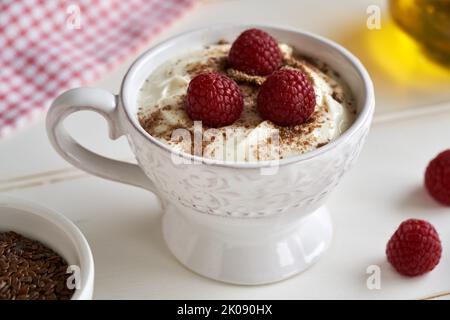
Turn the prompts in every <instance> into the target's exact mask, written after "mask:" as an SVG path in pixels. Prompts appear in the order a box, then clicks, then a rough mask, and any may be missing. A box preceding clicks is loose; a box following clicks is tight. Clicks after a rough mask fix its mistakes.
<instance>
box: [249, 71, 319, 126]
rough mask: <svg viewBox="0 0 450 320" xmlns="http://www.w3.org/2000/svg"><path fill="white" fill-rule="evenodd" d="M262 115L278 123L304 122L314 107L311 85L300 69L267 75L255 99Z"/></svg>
mask: <svg viewBox="0 0 450 320" xmlns="http://www.w3.org/2000/svg"><path fill="white" fill-rule="evenodd" d="M257 104H258V111H259V113H260V115H261V117H262V118H264V119H267V120H270V121H272V122H273V123H275V124H277V125H280V126H292V125H298V124H302V123H304V122H306V121H307V120H308V119H309V117H310V116H311V115H312V114H313V112H314V109H315V106H316V95H315V92H314V87H313V86H312V84H311V82H310V81H309V79H308V77H307V76H306V75H305V74H304V73H303V72H301V71H298V70H292V69H281V70H278V71H276V72H274V73H273V74H272V75H270V76H269V77H268V78H267V80H266V81H265V82H264V83H263V85H262V86H261V89H260V91H259V93H258V98H257Z"/></svg>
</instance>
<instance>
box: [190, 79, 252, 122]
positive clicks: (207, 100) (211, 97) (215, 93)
mask: <svg viewBox="0 0 450 320" xmlns="http://www.w3.org/2000/svg"><path fill="white" fill-rule="evenodd" d="M243 108H244V98H243V96H242V93H241V90H240V88H239V86H238V85H237V84H236V82H234V81H233V80H231V79H230V78H228V77H226V76H224V75H222V74H220V73H217V72H205V73H202V74H199V75H198V76H196V77H195V78H194V79H192V80H191V82H190V83H189V87H188V90H187V99H186V112H187V113H188V115H189V117H190V118H191V119H192V120H201V121H202V122H203V124H205V125H207V126H209V127H214V128H217V127H222V126H226V125H229V124H232V123H233V122H234V121H236V120H237V119H238V118H239V116H240V115H241V112H242V109H243Z"/></svg>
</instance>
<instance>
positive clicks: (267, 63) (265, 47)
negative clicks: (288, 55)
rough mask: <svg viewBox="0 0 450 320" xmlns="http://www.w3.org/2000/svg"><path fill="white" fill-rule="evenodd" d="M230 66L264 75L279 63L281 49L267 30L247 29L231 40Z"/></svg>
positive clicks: (269, 72)
mask: <svg viewBox="0 0 450 320" xmlns="http://www.w3.org/2000/svg"><path fill="white" fill-rule="evenodd" d="M228 63H229V65H230V67H232V68H234V69H237V70H240V71H243V72H245V73H247V74H250V75H259V76H266V75H269V74H271V73H272V72H274V71H275V70H277V69H278V68H279V67H280V64H281V50H280V48H279V47H278V43H277V41H276V40H275V39H274V38H273V37H272V36H271V35H270V34H268V33H267V32H264V31H262V30H259V29H249V30H246V31H244V32H242V33H241V34H240V35H239V37H238V38H237V39H236V40H235V41H234V42H233V45H232V46H231V49H230V52H229V54H228Z"/></svg>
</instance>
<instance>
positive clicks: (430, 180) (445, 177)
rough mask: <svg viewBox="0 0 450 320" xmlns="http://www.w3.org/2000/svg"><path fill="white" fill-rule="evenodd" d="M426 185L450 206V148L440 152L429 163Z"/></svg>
mask: <svg viewBox="0 0 450 320" xmlns="http://www.w3.org/2000/svg"><path fill="white" fill-rule="evenodd" d="M425 187H426V188H427V190H428V192H429V193H430V195H431V196H432V197H433V198H434V199H436V200H437V201H439V202H440V203H442V204H444V205H447V206H450V149H449V150H446V151H443V152H441V153H440V154H438V156H437V157H436V158H434V159H433V160H431V162H430V163H429V164H428V167H427V170H426V171H425Z"/></svg>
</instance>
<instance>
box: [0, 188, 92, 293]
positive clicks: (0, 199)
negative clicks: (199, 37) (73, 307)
mask: <svg viewBox="0 0 450 320" xmlns="http://www.w3.org/2000/svg"><path fill="white" fill-rule="evenodd" d="M0 231H1V232H6V231H14V232H16V233H19V234H21V235H23V236H25V237H28V238H30V239H33V240H37V241H39V242H41V243H43V244H44V245H46V246H47V247H49V248H50V249H52V250H53V251H55V252H56V253H58V254H59V255H60V256H61V257H63V258H64V259H65V260H66V262H67V264H68V265H69V266H71V269H70V270H68V271H69V273H70V274H68V276H73V277H79V278H78V279H76V281H78V283H79V288H76V289H75V292H74V294H73V296H72V300H88V299H92V294H93V291H94V260H93V258H92V253H91V249H90V248H89V244H88V243H87V241H86V239H85V237H84V236H83V234H82V233H81V231H80V230H79V229H78V228H77V226H76V225H74V224H73V223H72V222H71V221H70V220H69V219H67V218H66V217H64V216H63V215H62V214H59V213H57V212H54V211H52V210H50V209H47V208H45V207H42V206H40V205H38V204H35V203H33V202H30V201H25V200H21V199H16V198H12V197H7V196H0Z"/></svg>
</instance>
